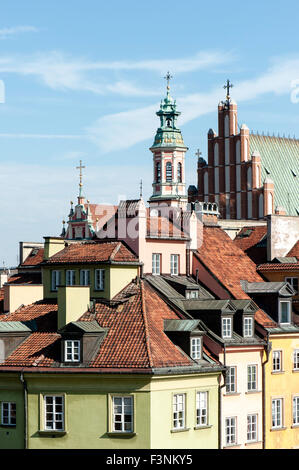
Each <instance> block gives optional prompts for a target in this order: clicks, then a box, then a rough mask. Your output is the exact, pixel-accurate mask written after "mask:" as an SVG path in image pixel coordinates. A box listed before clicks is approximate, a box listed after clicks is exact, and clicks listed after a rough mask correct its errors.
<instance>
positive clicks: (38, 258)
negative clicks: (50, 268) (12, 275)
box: [20, 248, 44, 267]
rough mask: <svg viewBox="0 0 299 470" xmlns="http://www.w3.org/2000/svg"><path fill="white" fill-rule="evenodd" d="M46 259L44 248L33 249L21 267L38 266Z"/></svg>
mask: <svg viewBox="0 0 299 470" xmlns="http://www.w3.org/2000/svg"><path fill="white" fill-rule="evenodd" d="M43 259H44V248H33V249H32V251H31V253H30V254H29V255H28V256H27V258H26V259H25V260H24V261H23V263H22V264H21V265H20V267H23V266H37V265H38V264H40V263H41V262H42V261H43Z"/></svg>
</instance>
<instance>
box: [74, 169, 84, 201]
mask: <svg viewBox="0 0 299 470" xmlns="http://www.w3.org/2000/svg"><path fill="white" fill-rule="evenodd" d="M83 168H85V166H83V165H82V160H80V165H79V166H77V167H76V169H77V170H80V173H79V177H80V182H79V197H82V186H83V183H82V176H83V175H82V170H83Z"/></svg>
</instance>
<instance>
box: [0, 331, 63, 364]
mask: <svg viewBox="0 0 299 470" xmlns="http://www.w3.org/2000/svg"><path fill="white" fill-rule="evenodd" d="M59 338H60V335H58V334H57V333H31V335H30V336H29V337H28V338H26V339H25V341H23V343H21V345H20V346H19V347H17V348H16V349H15V351H14V352H13V353H12V354H11V355H10V356H9V357H8V358H7V359H6V360H5V362H3V363H2V365H5V366H22V367H30V366H33V367H36V366H39V367H49V366H51V365H52V364H53V362H54V360H55V359H57V355H58V347H59V345H58V344H57V340H58V339H59Z"/></svg>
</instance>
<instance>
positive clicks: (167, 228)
mask: <svg viewBox="0 0 299 470" xmlns="http://www.w3.org/2000/svg"><path fill="white" fill-rule="evenodd" d="M146 226H147V227H146V228H147V236H151V237H158V238H159V237H169V238H183V239H185V238H186V235H185V234H184V232H183V231H182V230H181V229H180V228H179V227H177V226H176V225H175V224H174V223H173V222H172V221H171V220H169V219H167V218H166V217H154V216H150V217H147V219H146Z"/></svg>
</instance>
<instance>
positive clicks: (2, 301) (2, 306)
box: [0, 287, 4, 314]
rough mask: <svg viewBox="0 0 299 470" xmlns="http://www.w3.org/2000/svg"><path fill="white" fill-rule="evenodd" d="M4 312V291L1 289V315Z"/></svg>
mask: <svg viewBox="0 0 299 470" xmlns="http://www.w3.org/2000/svg"><path fill="white" fill-rule="evenodd" d="M3 312H4V289H3V287H2V289H0V314H1V313H3Z"/></svg>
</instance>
